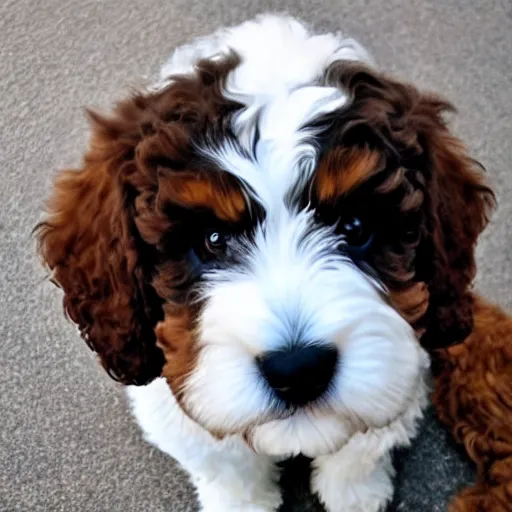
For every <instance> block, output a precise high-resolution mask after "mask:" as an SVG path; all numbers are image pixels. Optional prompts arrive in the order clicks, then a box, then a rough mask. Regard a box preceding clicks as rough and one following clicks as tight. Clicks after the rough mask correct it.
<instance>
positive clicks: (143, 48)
mask: <svg viewBox="0 0 512 512" xmlns="http://www.w3.org/2000/svg"><path fill="white" fill-rule="evenodd" d="M276 9H277V10H287V11H289V12H291V13H292V14H295V15H298V16H301V17H303V18H304V19H306V20H308V21H310V22H312V23H314V24H315V25H316V26H317V27H319V28H321V29H327V30H336V29H339V28H342V29H343V30H344V31H345V32H346V33H347V34H350V35H352V36H354V37H356V38H358V39H359V40H360V41H361V42H362V43H364V44H365V45H366V46H367V47H368V48H369V49H370V50H371V52H372V53H373V55H374V56H375V58H376V60H377V62H378V63H379V65H380V67H381V68H382V69H385V70H387V71H390V72H393V73H395V74H397V75H398V76H400V77H402V78H405V79H408V80H412V81H414V82H415V83H417V84H418V85H420V86H423V87H426V88H430V89H433V90H436V91H439V92H442V93H443V94H444V95H446V96H447V97H448V98H449V99H450V100H452V101H453V102H454V103H455V104H456V105H457V107H458V108H459V111H460V114H459V116H458V117H457V119H456V121H455V127H456V131H457V132H458V133H459V134H460V135H461V136H462V137H463V138H464V139H465V140H466V141H467V143H468V145H469V147H470V148H471V151H472V153H473V155H474V156H475V157H476V158H478V159H479V160H481V161H482V163H483V164H484V165H485V166H486V167H487V169H488V173H489V176H490V179H491V180H492V182H493V183H494V186H495V189H496V191H497V193H498V198H499V200H500V207H499V209H498V211H497V213H496V215H495V217H494V221H493V223H492V225H491V226H490V227H489V229H488V230H487V232H486V234H485V236H484V237H483V238H482V241H481V244H480V246H479V251H478V256H479V264H480V271H479V277H478V282H477V286H478V289H479V290H480V291H481V292H482V293H484V294H485V295H487V296H488V297H489V298H491V299H493V300H496V301H497V302H499V303H501V304H502V305H503V306H505V307H507V308H511V307H512V295H511V292H510V290H511V285H512V241H511V233H512V200H511V197H512V171H511V168H510V165H511V163H512V122H511V119H512V4H511V3H510V0H501V1H500V0H486V1H483V0H480V1H479V0H472V1H470V0H437V1H435V0H423V1H422V0H408V1H405V0H404V1H400V0H386V1H383V2H381V1H379V0H307V1H306V0H240V1H239V0H208V1H200V0H131V1H128V0H126V1H124V2H123V1H119V0H44V1H42V0H39V1H38V0H2V2H0V124H1V143H0V422H1V426H0V510H1V511H2V512H3V511H9V512H11V511H24V512H25V511H34V512H36V511H66V512H67V511H107V510H108V511H113V512H114V511H123V512H135V511H136V512H141V511H155V512H156V511H164V510H165V511H175V512H185V511H187V512H190V511H193V510H196V505H195V501H194V497H193V491H192V489H191V487H190V485H189V484H188V483H187V478H186V477H185V476H184V474H183V473H182V472H181V471H180V470H179V469H178V468H177V467H176V466H175V465H174V463H173V462H172V460H170V459H169V458H168V457H166V456H165V455H163V454H161V453H158V452H157V451H156V450H154V449H152V448H151V447H149V446H148V445H146V444H145V443H144V442H143V441H142V439H141V436H140V434H139V432H138V430H137V428H136V426H135V424H134V422H133V421H132V419H131V418H130V417H129V415H128V414H127V409H126V403H125V401H124V395H123V392H122V389H121V388H120V387H119V386H117V385H116V384H115V383H114V382H112V381H111V380H109V378H108V377H107V376H106V375H105V374H104V373H103V371H102V370H101V369H100V368H99V367H98V365H97V364H96V362H95V360H94V358H93V356H92V354H91V353H90V352H89V350H88V349H87V348H86V346H85V344H84V343H82V342H81V341H80V340H79V339H78V336H77V333H76V331H75V329H74V327H73V326H72V325H71V324H70V323H69V322H67V321H66V320H65V319H64V317H63V315H62V314H61V306H60V300H61V297H60V293H59V292H58V290H57V289H55V288H53V287H52V286H51V285H50V284H48V283H47V282H46V281H45V273H44V272H43V271H42V270H41V269H40V268H39V266H38V262H37V259H36V257H35V255H34V245H33V241H32V239H31V234H30V230H31V229H32V227H33V226H34V224H35V223H36V222H37V221H38V219H39V216H40V211H41V205H42V201H43V198H44V195H45V193H46V192H47V191H48V187H49V183H50V178H51V176H52V173H53V172H54V171H55V170H56V169H58V168H61V167H64V166H68V165H72V164H76V163H77V162H78V159H79V157H80V155H81V151H82V150H83V148H84V144H85V142H86V138H87V134H86V123H85V121H84V118H83V114H82V106H84V105H92V106H95V107H100V108H107V107H108V106H109V105H111V103H112V101H113V100H114V99H115V98H116V97H118V96H119V95H120V94H122V93H123V92H126V91H127V88H128V87H129V86H132V85H137V83H138V78H137V77H140V76H141V75H149V74H152V73H154V72H156V71H157V69H158V65H159V63H161V62H162V61H163V60H164V59H165V58H166V56H167V55H168V53H169V51H170V50H171V49H172V48H173V47H174V46H176V45H178V44H180V43H182V42H185V41H187V40H189V39H190V38H192V37H193V36H196V35H199V34H204V33H207V32H210V31H212V30H213V29H215V28H216V27H218V26H220V25H226V24H233V23H236V22H239V21H241V20H243V19H244V18H247V17H249V16H252V15H253V14H255V13H257V12H261V11H266V10H276ZM399 467H400V472H399V476H398V491H397V497H396V500H395V503H394V505H393V506H392V509H394V510H400V511H415V512H427V511H428V512H430V511H438V510H439V511H441V510H444V509H445V507H446V500H447V499H448V496H449V495H450V494H451V493H452V492H454V491H455V490H456V489H458V488H460V487H461V486H463V485H464V484H465V483H466V482H468V481H470V479H471V475H472V472H471V467H470V466H469V465H468V464H467V463H466V462H465V461H464V458H463V457H461V455H460V454H459V453H458V452H457V450H456V449H455V448H454V447H453V446H452V445H451V444H450V442H449V441H448V440H447V438H446V435H445V433H444V431H443V430H442V428H440V427H439V425H437V423H436V421H435V419H434V418H433V416H432V415H430V416H429V417H428V419H427V421H426V422H425V424H424V426H423V429H422V432H421V435H420V437H419V438H418V440H417V442H416V443H415V444H414V446H413V448H412V449H411V450H410V451H409V452H408V453H407V454H405V455H403V456H402V457H401V460H400V464H399Z"/></svg>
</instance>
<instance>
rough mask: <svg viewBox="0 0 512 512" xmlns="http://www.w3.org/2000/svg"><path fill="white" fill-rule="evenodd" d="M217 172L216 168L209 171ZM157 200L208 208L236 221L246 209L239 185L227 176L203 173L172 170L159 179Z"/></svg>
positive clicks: (224, 217)
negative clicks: (175, 171)
mask: <svg viewBox="0 0 512 512" xmlns="http://www.w3.org/2000/svg"><path fill="white" fill-rule="evenodd" d="M213 172H220V171H212V173H213ZM158 202H159V204H160V205H162V204H163V203H165V202H171V203H175V204H179V205H182V206H186V207H190V208H208V209H210V210H212V211H213V212H214V213H215V215H216V216H217V217H218V218H219V219H220V220H223V221H228V222H237V221H239V220H240V219H241V218H242V216H243V213H244V211H245V208H246V204H245V199H244V196H243V194H242V192H241V190H240V187H239V185H238V184H237V183H235V182H234V180H233V179H230V178H229V177H227V176H222V177H221V176H220V175H219V177H214V176H211V177H207V176H205V174H204V173H199V172H198V173H195V172H184V173H172V174H171V175H169V176H168V177H164V178H161V179H160V180H159V190H158Z"/></svg>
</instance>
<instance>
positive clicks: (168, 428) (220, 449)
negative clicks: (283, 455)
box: [127, 379, 281, 512]
mask: <svg viewBox="0 0 512 512" xmlns="http://www.w3.org/2000/svg"><path fill="white" fill-rule="evenodd" d="M127 390H128V397H129V399H130V402H131V405H132V410H133V414H134V415H135V417H136V418H137V421H138V423H139V425H140V427H141V428H142V430H143V432H144V435H145V438H146V440H147V441H149V442H150V443H151V444H153V445H155V446H156V447H157V448H159V449H160V450H161V451H163V452H164V453H167V454H168V455H170V456H171V457H173V458H174V459H175V460H176V461H177V462H178V463H179V464H180V466H181V467H182V468H183V469H184V470H185V471H187V472H188V473H189V475H190V478H191V481H192V483H193V484H194V486H195V487H196V490H197V495H198V498H199V502H200V505H201V510H202V511H203V512H231V511H232V512H235V511H240V512H271V511H275V510H277V508H278V507H279V505H280V504H281V493H280V490H279V487H278V483H277V482H278V473H277V469H276V466H275V464H274V462H273V460H272V459H271V458H269V457H266V456H262V455H257V454H255V453H254V452H253V451H252V450H251V449H250V448H249V447H248V446H247V444H246V443H245V442H244V441H243V440H242V439H241V438H240V437H235V436H229V437H225V438H223V439H216V438H214V437H213V436H212V435H211V434H210V433H209V432H207V431H206V430H205V429H203V428H202V427H200V426H199V425H198V424H197V423H195V422H194V421H192V420H191V419H190V418H189V417H188V416H186V414H185V413H184V412H183V410H182V409H181V407H180V406H179V405H178V403H177V402H176V399H175V398H174V396H173V395H172V393H171V390H170V388H169V386H168V385H167V383H166V381H165V380H164V379H157V380H155V381H153V382H152V383H151V384H149V385H147V386H139V387H136V386H130V387H128V388H127Z"/></svg>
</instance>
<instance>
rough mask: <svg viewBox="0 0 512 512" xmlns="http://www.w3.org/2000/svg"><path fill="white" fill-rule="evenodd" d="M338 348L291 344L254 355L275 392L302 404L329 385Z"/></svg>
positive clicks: (288, 399)
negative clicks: (256, 356)
mask: <svg viewBox="0 0 512 512" xmlns="http://www.w3.org/2000/svg"><path fill="white" fill-rule="evenodd" d="M337 362H338V351H337V350H336V348H334V347H332V346H324V345H306V346H299V345H297V346H292V347H290V348H286V349H282V350H273V351H271V352H267V353H266V354H264V355H263V356H261V357H259V358H258V365H259V367H260V371H261V373H262V374H263V376H264V377H265V379H266V380H267V382H268V384H269V385H270V387H271V388H272V389H273V390H274V392H275V394H276V395H277V396H278V398H280V399H281V400H283V401H284V402H286V403H288V404H290V405H304V404H307V403H308V402H312V401H314V400H315V399H317V398H319V397H320V396H321V395H322V394H323V393H324V392H325V391H326V390H327V388H328V387H329V383H330V382H331V380H332V378H333V375H334V372H335V370H336V365H337Z"/></svg>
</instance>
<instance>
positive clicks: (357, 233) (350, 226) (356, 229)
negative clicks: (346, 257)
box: [339, 216, 372, 247]
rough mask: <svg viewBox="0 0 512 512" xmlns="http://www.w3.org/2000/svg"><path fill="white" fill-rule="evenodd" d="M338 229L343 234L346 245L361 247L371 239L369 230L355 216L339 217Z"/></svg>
mask: <svg viewBox="0 0 512 512" xmlns="http://www.w3.org/2000/svg"><path fill="white" fill-rule="evenodd" d="M339 231H340V233H341V234H342V235H344V236H345V241H346V243H347V245H349V246H351V247H363V246H365V245H367V244H368V242H370V241H371V239H372V232H371V230H369V229H368V227H367V226H365V224H364V222H363V221H362V220H361V219H360V218H359V217H356V216H349V217H347V218H345V219H341V221H340V225H339Z"/></svg>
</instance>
